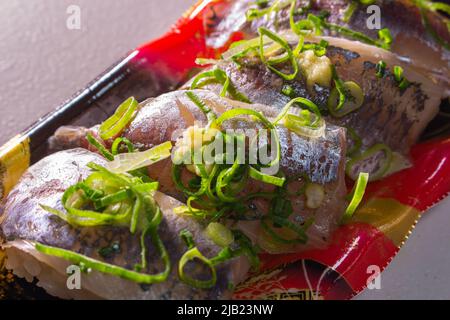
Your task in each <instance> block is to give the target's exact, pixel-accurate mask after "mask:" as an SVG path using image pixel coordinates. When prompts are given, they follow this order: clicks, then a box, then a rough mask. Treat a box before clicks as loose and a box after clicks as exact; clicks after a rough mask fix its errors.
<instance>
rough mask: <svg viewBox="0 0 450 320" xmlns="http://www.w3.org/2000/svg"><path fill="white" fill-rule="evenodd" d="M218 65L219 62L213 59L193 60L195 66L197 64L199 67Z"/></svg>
mask: <svg viewBox="0 0 450 320" xmlns="http://www.w3.org/2000/svg"><path fill="white" fill-rule="evenodd" d="M218 63H219V60H215V59H206V58H197V59H195V64H198V65H199V66H207V65H216V64H218Z"/></svg>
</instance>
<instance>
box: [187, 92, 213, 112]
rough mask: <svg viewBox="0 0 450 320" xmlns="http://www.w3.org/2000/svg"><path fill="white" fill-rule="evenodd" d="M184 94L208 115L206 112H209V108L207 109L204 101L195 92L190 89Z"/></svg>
mask: <svg viewBox="0 0 450 320" xmlns="http://www.w3.org/2000/svg"><path fill="white" fill-rule="evenodd" d="M186 95H187V96H188V98H189V99H190V100H191V101H192V102H193V103H194V104H195V105H196V106H197V107H198V108H199V109H200V110H201V111H202V112H203V114H204V115H205V116H206V117H208V114H209V113H210V112H211V109H209V108H208V107H207V106H206V104H205V102H203V101H202V100H201V99H200V98H199V97H198V96H197V95H196V94H195V93H193V92H192V91H188V92H186Z"/></svg>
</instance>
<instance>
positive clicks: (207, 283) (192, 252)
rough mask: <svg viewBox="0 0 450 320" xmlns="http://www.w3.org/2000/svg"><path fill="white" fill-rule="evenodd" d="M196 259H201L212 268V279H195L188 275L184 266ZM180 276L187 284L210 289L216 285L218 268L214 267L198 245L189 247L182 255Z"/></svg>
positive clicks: (179, 265) (179, 269) (179, 267)
mask: <svg viewBox="0 0 450 320" xmlns="http://www.w3.org/2000/svg"><path fill="white" fill-rule="evenodd" d="M195 259H198V260H200V261H201V262H202V263H204V264H205V265H206V266H207V267H208V268H209V269H210V270H211V279H210V280H198V279H194V278H192V277H190V276H188V275H187V274H186V273H185V271H184V268H185V267H186V265H187V264H188V263H189V262H190V261H193V260H195ZM178 276H179V277H180V280H181V281H183V282H184V283H186V284H187V285H189V286H191V287H194V288H198V289H210V288H212V287H214V286H215V285H216V282H217V273H216V268H215V267H214V265H213V263H212V262H211V261H210V260H209V259H207V258H206V257H205V256H204V255H202V254H201V253H200V251H199V250H198V248H197V247H194V248H192V249H189V250H188V251H186V253H185V254H184V255H183V256H182V257H181V259H180V261H179V262H178Z"/></svg>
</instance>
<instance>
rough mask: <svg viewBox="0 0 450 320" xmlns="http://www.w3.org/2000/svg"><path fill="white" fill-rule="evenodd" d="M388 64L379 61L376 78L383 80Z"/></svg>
mask: <svg viewBox="0 0 450 320" xmlns="http://www.w3.org/2000/svg"><path fill="white" fill-rule="evenodd" d="M386 66H387V65H386V62H384V61H379V62H378V63H377V65H376V71H377V72H376V76H377V77H378V78H383V77H384V75H385V73H386Z"/></svg>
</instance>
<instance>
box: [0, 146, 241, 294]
mask: <svg viewBox="0 0 450 320" xmlns="http://www.w3.org/2000/svg"><path fill="white" fill-rule="evenodd" d="M89 162H95V163H98V164H104V163H105V160H104V159H103V158H101V157H100V156H99V155H97V154H94V153H91V152H89V151H87V150H84V149H73V150H67V151H62V152H59V153H55V154H53V155H51V156H49V157H47V158H44V159H43V160H41V161H40V162H38V163H37V164H35V165H34V166H32V167H31V168H30V169H29V170H28V171H27V172H26V173H25V174H24V176H23V177H22V179H21V180H20V182H19V183H18V184H17V186H16V187H15V188H14V190H12V192H11V193H10V194H9V196H8V197H7V198H6V200H5V202H4V203H3V204H2V205H1V209H0V210H1V211H0V212H1V216H0V231H1V232H0V239H3V242H4V245H8V242H9V241H14V240H26V241H37V242H40V243H42V244H45V245H49V246H55V247H60V248H64V249H68V250H73V251H76V252H78V253H81V254H84V255H87V256H90V257H93V258H96V259H100V260H103V259H104V258H102V257H100V256H99V254H98V250H99V249H101V248H104V247H109V246H111V244H112V243H114V242H118V243H119V244H120V253H118V254H116V255H113V256H111V257H110V258H107V259H106V261H107V262H110V263H114V264H116V265H119V266H122V267H126V268H129V269H132V268H133V267H134V265H135V264H136V263H138V262H139V261H140V244H139V237H138V236H132V235H131V234H130V233H129V231H128V229H127V228H118V227H96V228H74V227H71V226H70V225H68V224H67V223H66V222H64V221H62V220H61V219H60V218H58V217H56V216H54V215H52V214H50V213H48V212H46V211H44V210H43V209H42V208H41V207H40V206H39V204H45V205H48V206H51V207H54V208H57V209H61V210H62V205H61V197H62V194H63V192H64V191H65V189H66V188H68V187H69V186H71V185H73V184H76V183H77V182H79V181H81V180H83V179H84V178H86V177H87V176H88V175H89V174H90V171H89V169H88V168H87V167H86V164H87V163H89ZM156 200H157V201H158V203H161V204H162V205H161V209H162V212H163V214H164V219H163V222H162V223H161V225H160V228H159V234H160V236H161V239H162V241H163V242H164V244H165V246H166V248H167V250H168V252H169V255H170V258H171V262H172V273H171V275H170V276H169V279H168V280H167V281H166V282H163V283H160V284H154V285H152V286H150V287H149V290H146V291H143V290H142V289H141V288H140V287H139V285H137V284H134V283H131V284H127V286H130V285H131V286H135V290H134V291H135V292H134V298H139V299H218V298H227V297H230V292H229V291H228V285H229V282H233V281H234V278H233V277H235V275H234V272H237V273H238V276H239V277H241V280H242V277H243V276H245V274H246V273H247V270H248V267H247V268H245V263H244V264H242V262H241V261H239V258H238V259H234V260H232V261H230V262H228V263H225V264H223V265H220V266H219V267H218V268H217V272H218V283H217V285H216V287H215V288H214V289H211V290H199V289H194V288H191V287H189V286H187V285H185V284H183V283H182V282H180V280H179V278H178V275H177V266H178V264H177V262H178V261H179V259H180V257H181V256H182V254H184V252H186V250H187V247H186V245H185V244H184V242H183V241H182V240H181V239H180V237H179V232H180V231H182V230H184V229H187V230H189V231H191V232H192V234H193V236H194V240H195V242H196V245H197V246H198V248H199V250H200V251H201V252H202V253H203V254H204V255H205V256H207V257H213V256H215V255H216V254H217V253H218V252H219V251H220V248H219V247H218V246H216V245H215V244H213V243H212V242H211V241H210V240H209V239H207V238H205V237H204V235H203V231H202V230H203V228H202V227H201V226H200V225H199V223H198V222H196V221H194V220H193V219H190V218H187V217H182V216H179V215H176V214H175V213H173V212H172V210H171V209H173V208H174V207H176V206H179V205H180V203H179V202H177V201H175V200H174V199H172V200H170V198H168V197H166V196H163V195H162V194H159V193H158V195H157V199H156ZM147 246H148V248H149V257H148V259H149V260H148V261H150V262H149V270H148V272H149V273H158V272H161V271H162V266H161V263H160V262H159V261H160V259H159V257H158V255H157V254H156V252H155V250H153V249H152V245H151V242H150V241H148V243H147ZM247 265H248V264H247ZM242 266H244V267H242ZM236 267H240V268H241V270H237V271H236V270H234V269H236ZM233 268H234V269H233ZM239 272H240V274H239ZM203 277H204V276H203ZM63 289H64V288H63ZM114 290H115V291H117V292H116V296H117V297H118V298H123V299H126V298H130V297H127V296H122V297H121V296H120V288H114Z"/></svg>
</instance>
